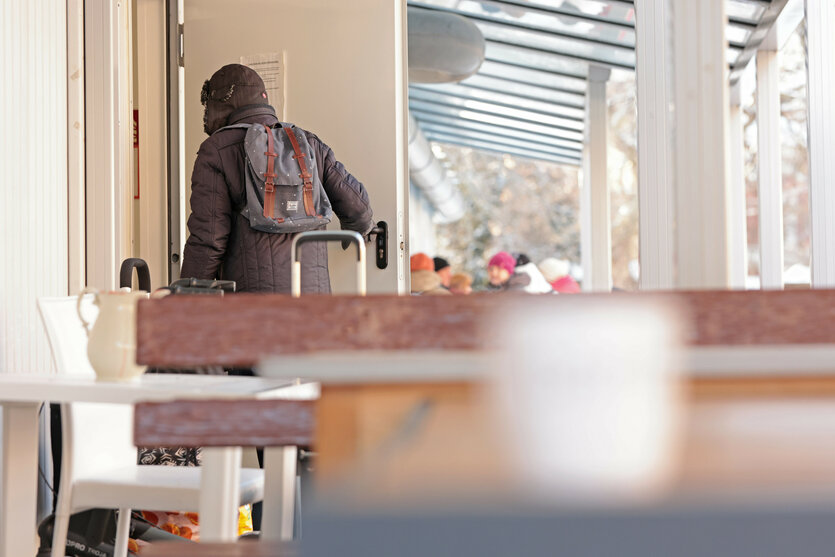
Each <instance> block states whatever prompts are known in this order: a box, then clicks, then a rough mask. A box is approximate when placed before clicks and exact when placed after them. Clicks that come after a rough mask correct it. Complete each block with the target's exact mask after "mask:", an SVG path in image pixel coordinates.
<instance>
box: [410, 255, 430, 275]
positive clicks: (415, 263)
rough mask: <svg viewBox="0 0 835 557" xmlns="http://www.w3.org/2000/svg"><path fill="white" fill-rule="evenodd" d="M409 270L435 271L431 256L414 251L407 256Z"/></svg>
mask: <svg viewBox="0 0 835 557" xmlns="http://www.w3.org/2000/svg"><path fill="white" fill-rule="evenodd" d="M409 270H410V271H411V272H413V273H414V272H415V271H433V272H434V271H435V263H433V262H432V258H431V257H429V256H428V255H426V254H425V253H416V254H414V255H413V256H412V257H410V258H409Z"/></svg>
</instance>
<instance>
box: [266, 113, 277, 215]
mask: <svg viewBox="0 0 835 557" xmlns="http://www.w3.org/2000/svg"><path fill="white" fill-rule="evenodd" d="M264 127H265V128H266V131H267V152H266V153H264V154H265V155H267V171H266V172H265V173H264V216H265V217H267V218H271V219H272V218H275V158H276V157H277V156H278V153H276V152H275V146H274V145H273V130H272V129H271V128H270V127H269V126H264Z"/></svg>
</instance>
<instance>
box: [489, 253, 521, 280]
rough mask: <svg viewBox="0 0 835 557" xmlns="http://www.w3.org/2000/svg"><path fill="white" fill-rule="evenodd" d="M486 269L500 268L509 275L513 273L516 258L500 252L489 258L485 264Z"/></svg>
mask: <svg viewBox="0 0 835 557" xmlns="http://www.w3.org/2000/svg"><path fill="white" fill-rule="evenodd" d="M487 266H488V267H501V268H502V269H504V270H505V271H507V272H508V273H510V274H511V275H512V274H513V271H514V270H515V269H516V258H514V257H513V256H512V255H510V254H509V253H507V252H506V251H500V252H499V253H497V254H496V255H494V256H493V257H491V258H490V262H489V263H488V264H487Z"/></svg>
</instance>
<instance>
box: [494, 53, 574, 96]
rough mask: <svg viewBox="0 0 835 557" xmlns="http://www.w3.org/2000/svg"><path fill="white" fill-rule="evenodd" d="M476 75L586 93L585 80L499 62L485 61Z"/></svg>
mask: <svg viewBox="0 0 835 557" xmlns="http://www.w3.org/2000/svg"><path fill="white" fill-rule="evenodd" d="M478 73H479V74H480V75H489V76H492V77H498V78H501V79H509V80H512V81H520V82H525V83H530V84H532V85H539V86H540V87H551V88H553V89H559V90H562V91H574V92H578V93H585V91H586V80H585V79H580V78H577V77H565V76H562V75H557V74H553V73H548V72H542V71H539V70H531V69H528V68H522V67H519V66H512V65H510V64H503V63H501V62H493V61H491V60H485V61H484V63H483V64H482V65H481V67H480V68H479V69H478Z"/></svg>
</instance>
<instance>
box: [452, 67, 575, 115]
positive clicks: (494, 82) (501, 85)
mask: <svg viewBox="0 0 835 557" xmlns="http://www.w3.org/2000/svg"><path fill="white" fill-rule="evenodd" d="M461 83H463V84H464V85H469V86H471V87H478V88H480V89H489V90H491V91H503V92H505V93H509V94H511V95H518V96H520V97H527V98H529V99H535V100H540V101H544V102H549V103H553V104H558V105H561V106H566V107H572V108H580V109H583V110H585V107H586V99H585V96H584V95H581V94H579V93H565V92H562V91H556V90H554V89H549V88H547V87H539V86H538V85H528V84H525V83H514V82H512V81H507V80H505V79H498V78H495V77H491V76H489V75H478V74H476V75H474V76H472V77H468V78H467V79H465V80H464V81H462V82H461Z"/></svg>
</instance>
